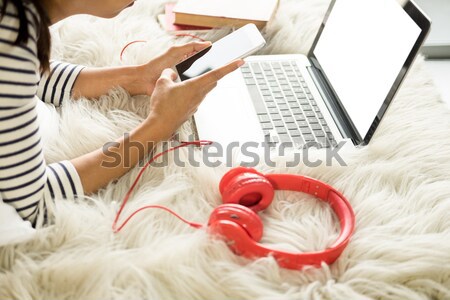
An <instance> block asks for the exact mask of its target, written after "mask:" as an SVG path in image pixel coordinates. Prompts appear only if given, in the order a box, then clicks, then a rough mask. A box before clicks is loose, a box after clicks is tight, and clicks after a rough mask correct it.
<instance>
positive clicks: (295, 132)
mask: <svg viewBox="0 0 450 300" xmlns="http://www.w3.org/2000/svg"><path fill="white" fill-rule="evenodd" d="M289 133H290V134H291V136H292V137H296V136H302V134H301V133H300V130H298V129H297V128H296V129H289Z"/></svg>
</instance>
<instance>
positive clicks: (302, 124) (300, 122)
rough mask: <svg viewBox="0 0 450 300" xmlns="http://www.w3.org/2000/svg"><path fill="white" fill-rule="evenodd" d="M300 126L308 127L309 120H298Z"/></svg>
mask: <svg viewBox="0 0 450 300" xmlns="http://www.w3.org/2000/svg"><path fill="white" fill-rule="evenodd" d="M297 123H298V127H308V122H306V121H297Z"/></svg>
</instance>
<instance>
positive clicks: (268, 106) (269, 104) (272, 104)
mask: <svg viewBox="0 0 450 300" xmlns="http://www.w3.org/2000/svg"><path fill="white" fill-rule="evenodd" d="M266 106H267V108H276V107H277V105H276V104H275V102H273V101H266ZM269 112H270V111H269Z"/></svg>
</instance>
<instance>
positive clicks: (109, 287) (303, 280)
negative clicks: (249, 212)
mask: <svg viewBox="0 0 450 300" xmlns="http://www.w3.org/2000/svg"><path fill="white" fill-rule="evenodd" d="M163 3H164V2H163V1H159V0H140V1H138V2H136V4H135V6H134V7H132V8H131V9H128V10H127V11H125V12H123V13H122V14H121V15H120V16H118V17H117V18H115V19H113V20H102V19H96V18H93V17H87V16H77V17H73V18H71V19H69V20H66V21H65V22H64V23H62V24H59V25H58V26H56V27H55V28H53V35H54V39H53V41H54V47H53V48H54V49H53V56H54V57H55V58H59V59H63V60H66V61H69V62H73V63H79V64H84V65H87V66H109V65H121V64H136V63H143V62H145V61H147V60H148V59H150V58H151V57H152V56H154V55H156V54H158V53H160V52H161V51H163V50H165V49H167V48H168V47H170V46H171V45H173V44H177V43H184V42H188V41H189V39H188V38H175V37H173V36H171V35H169V34H167V33H165V32H164V31H163V30H162V29H161V28H160V27H159V25H158V23H157V21H156V15H157V14H158V13H161V12H162V11H163ZM327 6H328V1H327V0H322V1H317V0H281V3H280V7H279V11H278V14H277V16H276V18H275V20H274V22H273V23H272V24H271V25H270V26H268V27H267V28H266V30H265V31H264V34H265V36H266V38H267V39H268V41H269V43H268V46H267V47H266V48H265V49H264V50H263V51H261V54H262V53H264V54H265V53H273V54H277V53H306V52H307V50H308V49H309V47H310V45H311V43H312V41H313V38H314V35H315V33H316V31H317V29H318V26H319V24H320V22H321V20H322V17H323V15H324V13H325V11H326V9H327ZM225 33H226V30H220V31H217V32H215V33H213V34H211V33H210V34H207V35H206V36H205V37H206V38H208V39H211V40H216V39H217V38H218V37H220V36H222V35H224V34H225ZM137 39H144V40H147V41H148V42H147V43H146V44H134V45H132V46H130V47H129V48H128V49H127V51H126V52H125V54H124V60H123V61H122V62H121V61H120V60H119V54H120V50H121V49H122V47H123V46H124V45H125V44H126V43H127V42H129V41H132V40H137ZM429 78H430V77H429V76H428V74H427V73H426V72H425V71H424V70H423V67H422V62H421V59H418V60H416V62H415V64H414V67H413V69H412V70H411V72H410V73H409V75H408V77H407V79H406V81H405V83H404V84H403V87H402V88H401V90H400V92H399V93H398V95H397V97H396V99H395V101H394V102H393V104H392V107H391V108H390V110H389V112H388V113H387V115H386V117H385V119H383V122H382V123H381V125H380V127H379V129H378V131H377V132H376V134H375V136H374V138H373V140H372V142H371V143H370V145H369V146H367V147H365V148H363V149H360V150H354V151H349V152H348V153H346V156H345V160H346V162H347V164H348V166H339V165H337V164H334V165H332V166H325V165H320V166H318V167H315V168H307V167H305V166H304V165H303V164H300V165H298V166H296V167H291V168H286V167H285V166H284V162H285V161H286V160H288V156H285V157H276V158H275V160H276V161H277V166H276V167H275V168H271V167H268V166H265V165H263V164H260V165H259V166H258V169H259V170H261V171H263V172H284V173H292V174H304V175H309V176H312V177H316V178H319V179H321V180H324V181H326V182H328V183H330V184H332V185H333V186H335V187H336V188H337V189H339V190H341V191H342V192H343V193H344V194H345V195H346V196H347V197H348V199H350V202H351V204H352V206H353V208H354V211H355V213H356V218H357V222H356V231H355V233H354V236H353V238H352V240H351V242H350V244H349V245H348V247H347V249H346V250H345V251H344V253H343V254H342V256H341V257H340V258H339V259H338V261H337V262H336V263H334V264H333V265H331V266H326V265H324V266H323V267H322V268H319V269H307V270H304V271H290V270H285V269H280V268H279V267H278V265H277V264H276V262H275V261H274V260H273V259H272V258H270V257H269V258H261V259H257V260H247V259H244V258H242V257H238V256H235V255H234V254H233V253H232V252H230V250H229V249H228V248H227V246H226V245H225V244H224V243H223V242H221V241H217V240H214V239H211V238H210V237H209V236H208V235H207V234H206V232H205V231H203V230H194V229H192V228H190V227H188V226H186V225H185V224H183V223H181V222H180V221H179V220H177V219H176V218H174V217H173V216H171V215H169V214H167V213H166V212H164V211H160V210H150V211H147V212H144V213H141V214H140V215H138V216H137V217H135V218H134V220H133V221H132V222H131V223H129V225H128V226H127V227H125V229H124V230H123V231H122V232H121V233H120V234H117V235H114V234H113V233H112V231H111V223H112V221H113V218H114V216H115V212H116V210H117V208H118V205H119V202H120V200H121V199H122V197H123V196H124V194H125V193H126V191H127V190H128V188H129V186H130V185H131V183H132V182H133V180H134V178H135V177H136V175H137V173H138V171H139V170H138V168H135V169H133V170H132V171H131V172H130V173H129V174H127V175H126V176H124V177H123V178H121V179H120V180H118V181H117V182H115V183H111V184H110V185H109V186H108V187H107V188H105V189H104V190H102V191H101V192H100V193H99V194H98V195H95V196H92V198H86V199H81V200H79V201H76V202H74V201H67V200H61V199H58V201H57V202H56V203H57V207H56V216H55V221H54V224H53V225H51V226H49V227H46V228H42V229H40V230H39V232H38V236H37V238H36V239H35V240H33V241H31V242H28V243H25V244H21V245H17V246H10V247H3V248H1V249H0V270H1V271H0V299H10V298H15V299H450V290H449V287H450V218H449V214H448V211H449V210H450V179H449V178H450V177H449V174H450V136H449V131H450V112H449V111H448V109H447V108H446V107H445V105H444V104H443V103H442V102H441V100H440V97H439V95H438V94H437V92H436V90H435V88H434V86H433V84H432V82H431V81H430V79H429ZM148 101H149V98H147V97H134V98H131V97H129V95H128V94H127V93H125V92H124V91H122V90H117V91H114V92H112V93H111V94H110V95H108V96H105V97H102V98H101V99H100V100H99V101H88V100H80V101H74V102H66V103H65V104H64V105H63V107H61V108H59V109H57V110H55V109H54V108H48V112H47V114H45V117H43V118H42V121H43V127H42V131H43V134H44V142H45V155H46V159H47V161H48V162H53V161H58V160H61V159H70V158H73V157H76V156H79V155H82V154H84V153H86V152H88V151H91V150H94V149H96V148H99V147H101V146H102V145H103V144H104V143H106V142H108V141H111V140H114V139H115V138H117V137H118V136H120V135H122V134H123V133H124V132H127V131H129V130H130V129H131V128H133V127H134V126H136V125H137V124H138V123H139V122H140V120H141V119H142V117H144V116H145V111H146V107H147V103H148ZM182 132H183V134H187V127H186V128H184V129H183V130H182ZM180 153H181V155H180V156H181V157H184V158H185V159H187V157H186V155H187V154H186V153H187V152H186V149H183V150H181V151H180ZM197 155H200V153H197ZM164 159H165V160H166V161H167V163H168V166H167V167H165V168H153V169H150V170H148V171H147V172H145V174H144V176H143V177H142V179H141V183H140V184H139V185H138V187H137V189H136V191H135V193H134V195H133V197H132V199H131V202H130V204H129V206H128V207H127V209H126V210H125V215H127V214H128V213H130V212H131V211H133V210H134V209H136V208H138V207H140V206H142V205H144V204H163V205H167V206H169V207H171V208H173V209H174V210H175V211H177V212H180V213H181V214H182V215H183V216H184V217H185V218H187V219H190V220H193V221H197V222H201V223H206V222H207V220H208V217H209V214H210V213H211V211H212V210H213V209H214V207H216V206H217V205H219V204H220V203H221V200H220V195H219V191H218V183H219V181H220V178H221V176H222V175H223V174H224V173H225V172H226V170H227V168H226V167H225V166H220V167H217V168H208V167H206V166H203V165H202V166H201V167H198V168H196V167H193V166H190V165H189V164H188V165H187V166H186V167H185V168H180V167H177V166H176V165H175V164H174V161H173V155H168V156H166V157H165V158H164ZM237 164H238V162H237V161H235V162H234V165H237ZM260 215H261V217H262V219H263V221H264V224H265V234H264V238H263V242H264V243H266V244H268V245H272V246H273V247H277V248H279V249H286V250H291V251H312V250H318V249H323V248H325V247H326V246H327V245H330V244H331V243H332V242H333V240H334V239H335V238H336V237H337V231H338V225H336V223H335V220H334V217H333V214H332V213H331V210H330V209H329V208H328V207H327V205H324V204H323V203H321V202H319V201H316V200H313V199H310V198H308V197H305V196H304V195H302V194H298V193H291V192H278V193H277V194H276V199H275V200H274V201H273V203H272V205H271V206H270V208H269V209H267V210H266V211H265V212H264V213H261V214H260Z"/></svg>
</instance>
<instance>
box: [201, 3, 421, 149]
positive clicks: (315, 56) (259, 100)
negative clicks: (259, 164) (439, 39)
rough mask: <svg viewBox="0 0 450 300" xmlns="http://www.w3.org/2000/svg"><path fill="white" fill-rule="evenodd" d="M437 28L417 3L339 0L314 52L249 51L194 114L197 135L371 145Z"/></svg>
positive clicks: (225, 142) (299, 144)
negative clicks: (243, 61) (427, 40)
mask: <svg viewBox="0 0 450 300" xmlns="http://www.w3.org/2000/svg"><path fill="white" fill-rule="evenodd" d="M429 28H430V21H429V19H428V18H427V17H426V16H425V14H424V13H423V12H422V11H421V10H420V9H419V7H417V5H416V4H415V3H414V2H413V1H403V3H399V2H398V1H396V0H333V1H332V2H331V4H330V7H329V9H328V11H327V13H326V15H325V18H324V20H323V23H322V25H321V27H320V29H319V31H318V34H317V36H316V38H315V41H314V43H313V46H312V48H311V50H310V52H309V54H308V55H307V56H305V55H300V54H292V55H256V56H249V57H248V58H246V59H245V60H246V64H245V65H243V66H242V67H241V68H240V69H239V70H236V71H234V72H232V73H230V74H229V75H227V76H225V77H224V78H223V79H221V80H220V81H219V82H218V85H217V87H216V88H214V89H213V90H212V91H211V92H210V93H209V94H208V95H207V96H206V98H205V99H204V101H203V103H202V104H201V105H200V106H199V108H198V110H197V112H196V113H195V115H194V121H195V127H196V133H197V138H199V139H202V140H211V141H215V142H216V143H219V144H220V145H221V146H222V147H227V146H229V145H230V144H232V143H234V144H235V145H237V144H236V143H238V144H240V145H242V143H247V142H256V143H258V144H259V143H269V144H272V145H275V146H276V145H280V144H285V145H292V146H294V147H296V148H304V147H305V146H307V145H311V144H314V145H316V147H317V146H318V147H333V146H336V145H338V144H339V143H340V142H341V141H347V142H351V145H352V146H362V145H366V144H367V143H369V141H370V139H371V138H372V136H373V134H374V132H375V130H376V128H377V126H378V124H379V123H380V120H381V119H382V117H383V115H384V114H385V113H386V110H387V108H388V106H389V104H390V103H391V101H392V99H393V98H394V95H395V93H396V91H397V90H398V89H399V87H400V84H401V82H402V80H403V78H404V77H405V75H406V73H407V71H408V69H409V68H410V66H411V64H412V62H413V60H414V58H415V57H416V55H417V53H418V51H419V48H420V46H421V45H422V43H423V41H424V39H425V38H426V35H427V33H428V31H429ZM287 42H288V41H287Z"/></svg>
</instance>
